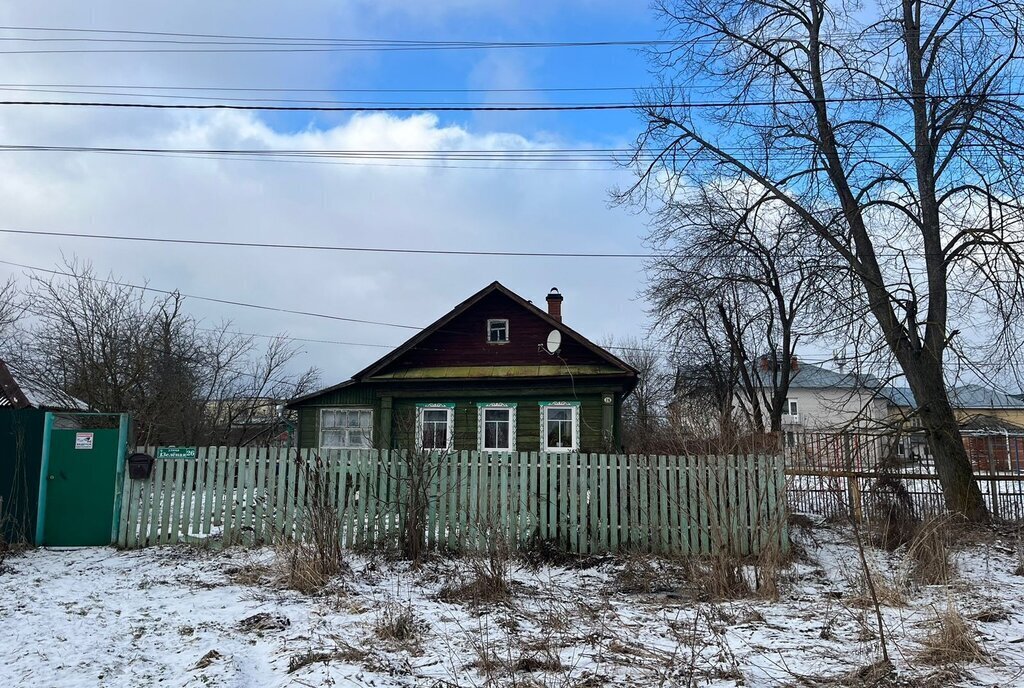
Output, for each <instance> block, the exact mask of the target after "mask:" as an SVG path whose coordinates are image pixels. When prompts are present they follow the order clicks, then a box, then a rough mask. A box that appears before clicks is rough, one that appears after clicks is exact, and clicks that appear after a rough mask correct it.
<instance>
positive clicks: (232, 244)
mask: <svg viewBox="0 0 1024 688" xmlns="http://www.w3.org/2000/svg"><path fill="white" fill-rule="evenodd" d="M0 233H2V234H18V235H26V236H42V237H61V238H73V239H96V240H104V241H136V242H147V243H157V244H182V245H190V246H223V247H227V248H261V249H273V250H297V251H338V252H345V253H399V254H411V255H430V256H483V257H508V258H618V259H666V258H680V259H682V258H689V257H691V256H689V255H688V254H686V253H684V252H678V253H673V252H655V253H578V252H569V251H565V252H558V251H482V250H470V249H428V248H404V247H396V248H390V247H377V246H338V245H331V244H281V243H269V242H257V241H226V240H218V239H184V238H174V237H151V236H139V235H123V234H94V233H88V232H63V231H43V230H35V229H12V228H9V227H0ZM1011 243H1013V242H1011ZM749 255H750V254H749V252H744V251H736V252H735V253H727V252H724V251H720V252H715V253H714V254H701V255H700V256H697V257H699V258H708V257H719V258H730V257H736V258H740V257H747V256H749ZM786 255H787V256H788V257H794V258H817V257H819V255H820V254H819V253H797V252H793V251H787V252H786ZM875 255H876V256H879V257H893V258H898V257H902V256H924V255H926V254H925V252H924V251H919V250H911V249H909V248H908V249H904V250H894V251H884V250H879V251H876V252H875ZM0 262H2V261H0Z"/></svg>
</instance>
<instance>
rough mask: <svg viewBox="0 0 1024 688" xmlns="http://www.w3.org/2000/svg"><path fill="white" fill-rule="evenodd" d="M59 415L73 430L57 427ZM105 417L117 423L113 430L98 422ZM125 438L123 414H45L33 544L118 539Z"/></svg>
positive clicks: (77, 544) (77, 543)
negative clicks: (56, 420) (66, 420)
mask: <svg viewBox="0 0 1024 688" xmlns="http://www.w3.org/2000/svg"><path fill="white" fill-rule="evenodd" d="M58 416H59V417H60V418H62V419H69V420H70V421H71V422H70V423H64V425H70V426H72V427H55V425H54V421H55V418H56V417H58ZM104 416H105V417H106V420H108V421H111V420H116V423H115V424H114V426H113V427H110V423H102V422H99V421H101V420H103V417H104ZM103 425H106V426H107V427H102V426H103ZM127 440H128V416H127V415H125V414H87V413H73V414H53V413H47V414H46V421H45V427H44V433H43V460H42V466H41V470H40V476H39V478H40V479H39V514H38V520H37V522H36V544H37V545H50V546H61V547H84V546H89V545H109V544H111V543H112V542H114V541H115V540H116V537H117V519H118V517H119V515H120V514H119V513H118V512H119V511H120V499H121V490H120V489H119V488H120V485H121V482H122V479H123V475H124V459H125V448H126V445H127Z"/></svg>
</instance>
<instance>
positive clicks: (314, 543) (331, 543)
mask: <svg viewBox="0 0 1024 688" xmlns="http://www.w3.org/2000/svg"><path fill="white" fill-rule="evenodd" d="M299 470H301V471H303V472H304V473H305V474H306V490H307V501H306V509H305V511H304V513H303V518H302V521H301V524H300V525H301V532H300V533H299V534H298V535H293V536H292V537H291V538H287V539H284V538H282V539H281V540H280V541H279V542H277V543H276V547H275V549H276V550H277V562H278V565H279V568H280V573H279V575H278V579H279V581H280V583H281V584H282V585H284V586H285V587H287V588H291V589H293V590H297V591H299V592H301V593H305V594H312V593H316V592H319V591H320V590H321V589H323V587H324V586H325V585H327V584H328V583H329V582H330V581H331V580H332V579H333V578H335V577H337V576H338V575H340V574H341V573H342V572H343V571H344V570H345V569H346V565H345V560H344V557H343V555H342V542H341V530H340V522H339V519H338V507H337V504H336V503H335V501H334V499H333V496H332V494H331V489H330V488H331V483H330V474H329V471H328V467H327V465H326V463H325V462H324V461H323V459H321V458H320V457H319V456H317V455H315V456H313V457H312V458H310V459H309V460H308V461H307V462H306V463H305V464H303V465H301V466H300V468H299Z"/></svg>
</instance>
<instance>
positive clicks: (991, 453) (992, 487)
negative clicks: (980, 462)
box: [985, 435, 1009, 520]
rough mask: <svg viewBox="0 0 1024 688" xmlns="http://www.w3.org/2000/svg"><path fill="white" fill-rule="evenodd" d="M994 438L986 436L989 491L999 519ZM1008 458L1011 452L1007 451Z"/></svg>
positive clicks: (994, 512)
mask: <svg viewBox="0 0 1024 688" xmlns="http://www.w3.org/2000/svg"><path fill="white" fill-rule="evenodd" d="M992 438H993V435H986V436H985V448H986V449H987V451H988V475H989V480H988V493H989V495H991V496H992V517H993V518H994V519H996V520H999V481H998V480H996V479H995V475H996V455H995V450H993V449H992ZM1007 459H1009V452H1007Z"/></svg>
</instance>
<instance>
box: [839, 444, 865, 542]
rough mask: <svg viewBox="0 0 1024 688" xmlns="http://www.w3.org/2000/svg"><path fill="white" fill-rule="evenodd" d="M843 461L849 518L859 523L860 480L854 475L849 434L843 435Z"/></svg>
mask: <svg viewBox="0 0 1024 688" xmlns="http://www.w3.org/2000/svg"><path fill="white" fill-rule="evenodd" d="M843 459H844V463H845V464H846V489H847V494H848V496H849V499H850V516H851V517H852V518H853V519H854V520H855V521H857V523H860V521H861V516H862V514H861V508H860V480H859V479H858V478H857V476H856V474H855V473H854V466H853V446H852V442H851V439H850V433H849V432H844V433H843Z"/></svg>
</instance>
